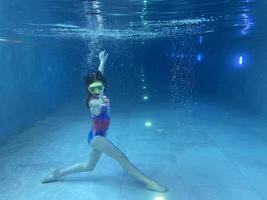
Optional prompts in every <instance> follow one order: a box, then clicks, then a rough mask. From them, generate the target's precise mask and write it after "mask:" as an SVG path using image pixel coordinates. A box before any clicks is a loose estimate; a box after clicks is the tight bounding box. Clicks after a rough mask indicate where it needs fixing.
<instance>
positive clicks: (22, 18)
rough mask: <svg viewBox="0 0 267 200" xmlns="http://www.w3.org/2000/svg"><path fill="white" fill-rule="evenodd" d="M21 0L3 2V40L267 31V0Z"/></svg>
mask: <svg viewBox="0 0 267 200" xmlns="http://www.w3.org/2000/svg"><path fill="white" fill-rule="evenodd" d="M18 4H21V7H20V9H17V5H18ZM18 4H16V5H15V4H14V8H12V5H10V6H9V7H8V8H6V7H5V6H4V2H3V6H2V13H3V15H4V16H5V17H3V18H2V19H0V20H1V24H3V26H2V27H0V42H18V41H17V40H16V38H17V36H18V35H25V36H43V37H44V36H45V37H55V38H78V39H86V38H91V37H111V38H115V39H129V38H130V39H140V38H142V39H146V38H159V37H172V36H179V35H181V34H190V35H195V34H205V33H217V32H229V33H230V34H233V35H236V36H247V35H249V34H250V35H254V36H264V37H266V30H265V29H264V24H266V22H267V20H266V12H265V10H266V8H267V2H265V1H263V0H259V1H256V0H219V1H211V0H202V1H185V0H169V1H163V0H138V1H137V0H127V1H126V0H125V1H120V0H113V1H110V0H103V1H100V0H99V1H85V0H83V1H74V0H68V1H67V0H64V1H63V0H61V1H38V2H35V3H34V4H32V3H31V4H27V2H23V3H22V2H19V3H18ZM29 5H30V6H29ZM10 10H12V12H10ZM48 16H50V17H48Z"/></svg>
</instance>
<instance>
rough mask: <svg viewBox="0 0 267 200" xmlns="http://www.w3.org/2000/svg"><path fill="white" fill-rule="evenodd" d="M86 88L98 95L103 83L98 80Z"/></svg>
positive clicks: (101, 90) (102, 88)
mask: <svg viewBox="0 0 267 200" xmlns="http://www.w3.org/2000/svg"><path fill="white" fill-rule="evenodd" d="M88 90H89V92H90V93H91V94H94V95H100V94H101V93H102V92H103V90H104V85H103V83H102V82H100V81H95V82H93V83H91V84H90V85H89V86H88Z"/></svg>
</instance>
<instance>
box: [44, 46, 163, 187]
mask: <svg viewBox="0 0 267 200" xmlns="http://www.w3.org/2000/svg"><path fill="white" fill-rule="evenodd" d="M107 57H108V53H106V52H105V51H102V52H100V53H99V59H100V65H99V68H98V70H97V71H96V72H94V73H92V74H89V75H87V76H86V77H85V81H86V84H87V86H88V91H89V95H88V101H87V103H88V106H89V107H90V112H91V117H92V127H91V130H90V132H89V134H88V143H89V146H90V153H89V159H88V161H86V162H84V163H78V164H74V165H72V166H69V167H66V168H63V169H54V170H53V171H52V172H51V174H49V175H48V176H47V177H45V178H43V179H42V180H41V182H42V183H47V182H52V181H57V180H58V179H59V178H60V177H63V176H66V175H68V174H73V173H78V172H88V171H93V170H94V168H95V166H96V164H97V162H98V160H99V158H100V157H101V155H102V153H105V154H106V155H107V156H109V157H111V158H113V159H114V160H116V161H117V162H118V163H119V164H120V166H121V167H122V168H123V169H124V170H125V171H126V172H127V173H128V174H130V175H131V176H133V177H134V178H136V179H137V180H139V181H140V182H142V183H143V184H144V185H145V186H146V188H147V189H149V190H153V191H157V192H166V191H167V190H168V189H167V187H164V186H162V185H160V184H159V183H157V182H156V181H155V180H153V179H151V178H149V177H147V176H146V175H144V174H143V173H142V172H141V171H140V170H139V169H137V167H135V166H134V165H133V164H132V163H131V162H130V161H129V160H128V158H127V157H126V155H125V154H124V153H123V152H122V151H121V150H120V149H119V148H118V147H116V146H115V145H114V144H113V143H112V142H111V141H110V140H109V139H107V138H106V136H107V130H108V128H109V123H110V102H109V99H108V98H107V96H105V94H104V90H105V88H106V81H105V79H104V76H103V74H104V66H105V62H106V60H107Z"/></svg>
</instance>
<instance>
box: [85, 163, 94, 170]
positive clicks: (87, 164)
mask: <svg viewBox="0 0 267 200" xmlns="http://www.w3.org/2000/svg"><path fill="white" fill-rule="evenodd" d="M82 168H83V171H86V172H88V171H93V170H94V167H93V166H91V165H90V164H89V163H84V164H83V165H82Z"/></svg>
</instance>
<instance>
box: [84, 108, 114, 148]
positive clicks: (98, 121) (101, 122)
mask: <svg viewBox="0 0 267 200" xmlns="http://www.w3.org/2000/svg"><path fill="white" fill-rule="evenodd" d="M100 109H101V111H100V114H99V115H94V114H93V113H91V117H92V127H91V130H90V132H89V133H88V144H90V142H91V141H92V139H93V138H94V137H95V136H97V135H99V136H103V137H105V136H106V135H107V130H108V128H109V123H110V106H109V104H107V105H105V106H101V108H100Z"/></svg>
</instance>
